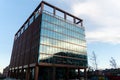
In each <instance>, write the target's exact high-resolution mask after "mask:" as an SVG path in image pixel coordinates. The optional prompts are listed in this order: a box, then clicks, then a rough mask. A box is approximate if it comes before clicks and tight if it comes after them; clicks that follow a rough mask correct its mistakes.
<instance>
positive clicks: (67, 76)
mask: <svg viewBox="0 0 120 80" xmlns="http://www.w3.org/2000/svg"><path fill="white" fill-rule="evenodd" d="M66 74H67V75H66V78H67V79H66V80H69V68H67V73H66Z"/></svg>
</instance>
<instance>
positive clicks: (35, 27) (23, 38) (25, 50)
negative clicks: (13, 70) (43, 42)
mask: <svg viewBox="0 0 120 80" xmlns="http://www.w3.org/2000/svg"><path fill="white" fill-rule="evenodd" d="M40 25H41V15H40V16H39V17H38V18H36V19H35V20H34V21H33V23H32V24H31V25H29V27H28V28H27V29H26V30H25V31H24V32H23V33H21V35H20V36H19V37H18V38H17V39H16V40H14V45H13V50H12V55H11V61H10V67H19V66H24V65H28V64H32V63H37V62H38V53H39V42H40Z"/></svg>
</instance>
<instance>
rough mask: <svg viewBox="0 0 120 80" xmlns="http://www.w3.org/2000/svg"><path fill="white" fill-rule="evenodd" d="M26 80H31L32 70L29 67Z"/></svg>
mask: <svg viewBox="0 0 120 80" xmlns="http://www.w3.org/2000/svg"><path fill="white" fill-rule="evenodd" d="M25 80H30V68H29V67H28V68H27V70H26V79H25Z"/></svg>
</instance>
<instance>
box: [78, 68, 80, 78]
mask: <svg viewBox="0 0 120 80" xmlns="http://www.w3.org/2000/svg"><path fill="white" fill-rule="evenodd" d="M78 79H79V80H80V69H79V68H78Z"/></svg>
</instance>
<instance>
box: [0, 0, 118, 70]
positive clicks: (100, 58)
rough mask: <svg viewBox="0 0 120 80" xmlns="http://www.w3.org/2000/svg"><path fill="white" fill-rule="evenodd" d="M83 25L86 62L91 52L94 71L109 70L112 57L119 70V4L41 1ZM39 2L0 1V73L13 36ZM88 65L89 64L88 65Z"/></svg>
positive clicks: (91, 0)
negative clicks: (74, 18) (80, 20)
mask: <svg viewBox="0 0 120 80" xmlns="http://www.w3.org/2000/svg"><path fill="white" fill-rule="evenodd" d="M45 1H47V2H49V3H51V4H53V5H55V6H57V7H60V8H61V9H64V10H66V11H68V12H70V13H72V14H74V15H76V16H78V17H80V18H82V19H83V21H84V26H85V29H86V39H87V46H88V47H87V50H88V56H89V58H90V57H91V55H92V52H93V51H94V52H95V53H96V55H97V62H98V67H99V68H100V69H103V68H111V66H110V63H109V60H110V58H111V57H113V58H114V59H115V60H116V62H117V65H118V67H120V62H119V61H120V57H119V56H120V53H119V52H120V51H119V50H120V35H119V34H120V22H119V21H120V5H119V3H120V1H119V0H45ZM39 3H40V0H0V11H1V12H0V71H2V69H3V68H4V67H5V66H7V65H8V64H9V61H10V57H11V52H12V46H13V39H14V34H15V33H16V31H17V30H18V29H19V28H20V27H21V25H22V24H23V23H24V21H25V20H26V19H27V18H28V17H29V15H30V14H31V13H32V11H33V10H34V9H35V8H36V7H37V5H38V4H39ZM89 65H91V66H92V64H91V63H90V61H89Z"/></svg>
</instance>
